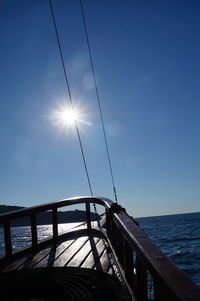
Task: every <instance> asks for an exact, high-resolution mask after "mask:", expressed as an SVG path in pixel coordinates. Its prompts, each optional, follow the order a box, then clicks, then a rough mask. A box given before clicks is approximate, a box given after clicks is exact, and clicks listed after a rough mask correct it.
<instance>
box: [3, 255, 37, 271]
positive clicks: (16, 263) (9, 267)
mask: <svg viewBox="0 0 200 301" xmlns="http://www.w3.org/2000/svg"><path fill="white" fill-rule="evenodd" d="M30 257H32V255H30V254H29V255H27V256H24V257H22V258H20V259H18V260H16V261H14V262H12V263H10V264H8V265H7V266H5V268H3V269H2V270H1V271H2V272H9V271H14V270H17V269H18V268H19V266H21V265H22V264H24V263H25V261H26V260H28V259H29V258H30Z"/></svg>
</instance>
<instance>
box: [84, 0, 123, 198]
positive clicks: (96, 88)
mask: <svg viewBox="0 0 200 301" xmlns="http://www.w3.org/2000/svg"><path fill="white" fill-rule="evenodd" d="M80 7H81V14H82V18H83V26H84V31H85V35H86V41H87V47H88V53H89V58H90V64H91V68H92V76H93V80H94V86H95V92H96V97H97V102H98V107H99V113H100V117H101V124H102V130H103V136H104V142H105V146H106V153H107V158H108V165H109V169H110V175H111V180H112V186H113V192H114V196H115V202H116V203H118V200H117V191H116V188H115V182H114V175H113V169H112V164H111V158H110V151H109V148H108V142H107V136H106V131H105V125H104V119H103V112H102V108H101V101H100V97H99V91H98V87H97V81H96V76H95V70H94V63H93V57H92V52H91V47H90V41H89V36H88V30H87V26H86V21H85V14H84V9H83V4H82V0H80Z"/></svg>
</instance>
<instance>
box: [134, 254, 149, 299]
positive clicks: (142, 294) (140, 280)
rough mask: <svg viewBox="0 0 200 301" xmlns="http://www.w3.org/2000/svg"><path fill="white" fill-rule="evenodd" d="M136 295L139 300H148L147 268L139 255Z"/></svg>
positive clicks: (137, 260) (137, 259)
mask: <svg viewBox="0 0 200 301" xmlns="http://www.w3.org/2000/svg"><path fill="white" fill-rule="evenodd" d="M136 295H137V296H136V298H137V300H138V301H146V300H148V294H147V270H146V268H145V266H144V265H143V264H142V262H141V261H140V259H139V258H138V256H137V257H136Z"/></svg>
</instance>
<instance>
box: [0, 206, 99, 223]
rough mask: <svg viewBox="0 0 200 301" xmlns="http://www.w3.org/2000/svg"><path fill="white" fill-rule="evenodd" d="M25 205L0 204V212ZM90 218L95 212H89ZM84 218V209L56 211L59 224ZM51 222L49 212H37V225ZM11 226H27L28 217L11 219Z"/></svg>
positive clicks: (79, 220) (93, 217)
mask: <svg viewBox="0 0 200 301" xmlns="http://www.w3.org/2000/svg"><path fill="white" fill-rule="evenodd" d="M23 208H25V207H20V206H8V205H0V214H3V213H6V212H9V211H14V210H19V209H23ZM91 217H92V219H95V217H97V216H96V214H95V213H93V212H91ZM85 220H86V215H85V211H82V210H74V211H64V212H62V211H58V221H59V223H60V224H62V223H73V222H84V221H85ZM51 223H52V215H51V212H47V211H46V212H42V213H38V214H37V224H38V225H47V224H51ZM11 225H12V226H27V225H30V219H29V217H23V218H20V219H16V220H13V221H12V223H11Z"/></svg>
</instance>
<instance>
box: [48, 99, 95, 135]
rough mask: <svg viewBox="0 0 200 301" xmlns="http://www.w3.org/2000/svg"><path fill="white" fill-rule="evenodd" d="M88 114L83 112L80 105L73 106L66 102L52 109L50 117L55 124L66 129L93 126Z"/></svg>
mask: <svg viewBox="0 0 200 301" xmlns="http://www.w3.org/2000/svg"><path fill="white" fill-rule="evenodd" d="M86 117H87V116H86V115H85V114H84V113H83V109H82V110H81V109H80V107H79V106H77V105H76V106H73V107H72V106H71V105H69V104H66V103H64V102H62V103H60V104H59V105H58V107H57V109H55V110H53V111H51V113H50V114H49V118H50V120H51V122H52V123H53V125H55V126H56V127H58V128H60V129H61V130H65V129H67V130H68V129H70V128H71V129H74V128H75V127H76V126H78V127H80V126H81V128H82V127H83V126H84V125H86V126H91V123H90V122H89V121H88V120H86Z"/></svg>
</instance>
